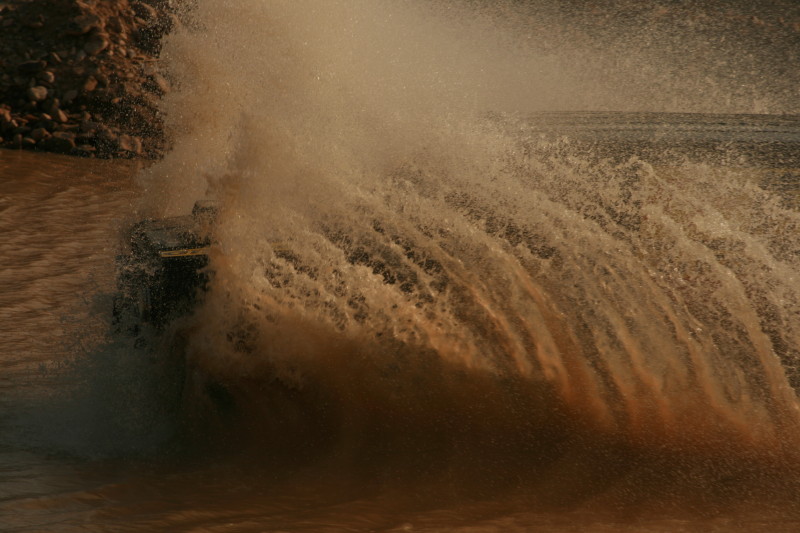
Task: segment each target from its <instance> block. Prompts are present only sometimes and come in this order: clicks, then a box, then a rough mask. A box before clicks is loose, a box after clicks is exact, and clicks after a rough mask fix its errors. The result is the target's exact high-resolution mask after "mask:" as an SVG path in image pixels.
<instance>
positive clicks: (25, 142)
mask: <svg viewBox="0 0 800 533" xmlns="http://www.w3.org/2000/svg"><path fill="white" fill-rule="evenodd" d="M35 146H36V140H34V139H31V138H30V137H23V138H22V147H23V148H34V147H35Z"/></svg>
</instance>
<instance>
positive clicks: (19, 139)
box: [11, 133, 22, 147]
mask: <svg viewBox="0 0 800 533" xmlns="http://www.w3.org/2000/svg"><path fill="white" fill-rule="evenodd" d="M11 144H13V145H14V146H18V147H22V134H21V133H15V134H14V137H12V138H11Z"/></svg>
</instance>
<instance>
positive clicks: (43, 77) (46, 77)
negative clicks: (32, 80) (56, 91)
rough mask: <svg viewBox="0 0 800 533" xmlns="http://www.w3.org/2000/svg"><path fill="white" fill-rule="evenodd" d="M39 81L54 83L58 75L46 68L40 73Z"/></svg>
mask: <svg viewBox="0 0 800 533" xmlns="http://www.w3.org/2000/svg"><path fill="white" fill-rule="evenodd" d="M39 81H41V82H42V83H47V84H50V85H52V84H53V83H55V81H56V75H55V74H53V72H52V71H50V70H45V71H42V72H40V73H39Z"/></svg>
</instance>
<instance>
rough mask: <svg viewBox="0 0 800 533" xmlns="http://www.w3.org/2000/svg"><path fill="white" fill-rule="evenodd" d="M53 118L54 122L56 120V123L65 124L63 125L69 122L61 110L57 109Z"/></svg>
mask: <svg viewBox="0 0 800 533" xmlns="http://www.w3.org/2000/svg"><path fill="white" fill-rule="evenodd" d="M53 118H54V119H55V120H57V121H58V122H60V123H62V124H65V123H66V122H67V121H68V120H69V117H67V114H66V113H64V112H63V111H62V110H60V109H58V110H57V111H56V112H55V116H54V117H53Z"/></svg>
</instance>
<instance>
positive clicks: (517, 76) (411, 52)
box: [143, 0, 800, 457]
mask: <svg viewBox="0 0 800 533" xmlns="http://www.w3.org/2000/svg"><path fill="white" fill-rule="evenodd" d="M503 5H504V6H506V5H505V4H503ZM510 5H511V4H509V5H507V6H506V8H508V9H511V8H510V7H508V6H510ZM498 9H499V8H498ZM500 12H501V15H503V16H498V15H497V12H496V11H492V10H487V9H481V8H476V7H470V6H465V5H463V4H459V3H437V2H433V3H424V2H404V3H397V2H394V3H389V2H381V1H375V0H370V1H363V2H361V1H348V2H337V1H327V2H297V1H291V2H289V1H286V2H281V1H278V2H269V3H267V2H257V1H252V2H249V1H245V2H238V3H237V4H236V6H235V7H232V6H229V5H227V4H224V3H219V2H204V1H200V2H198V3H197V6H196V9H195V10H194V11H192V12H191V13H189V14H188V15H187V21H188V22H187V26H186V27H185V28H184V29H181V30H179V31H177V32H176V33H175V34H173V35H172V36H170V38H169V39H168V41H167V43H166V45H165V49H164V50H165V51H164V54H165V58H166V61H167V63H168V65H169V69H170V71H169V72H170V75H171V76H172V77H173V78H174V80H175V85H176V87H177V90H176V91H175V92H174V93H173V94H171V95H170V96H169V97H168V98H167V102H166V105H165V109H166V112H167V116H168V121H169V124H170V127H171V128H172V131H173V133H174V135H175V137H174V138H175V146H174V150H173V152H172V153H171V154H169V155H168V156H167V157H166V158H165V160H164V161H163V162H161V163H159V164H158V165H156V166H155V167H154V168H153V169H152V170H151V171H149V172H148V173H147V174H146V175H145V176H144V178H143V182H144V183H145V185H146V187H147V188H148V190H149V193H150V195H149V199H148V202H149V205H150V207H151V208H152V209H157V210H161V211H162V212H167V213H169V212H177V211H185V210H188V208H189V207H190V206H191V204H192V202H193V201H194V200H195V199H197V198H199V197H202V196H204V195H212V196H214V197H216V198H218V199H219V201H220V203H221V211H220V220H219V225H218V228H217V229H216V234H215V238H216V240H217V244H216V245H215V249H214V251H213V255H212V265H213V270H214V273H215V274H214V279H213V281H212V285H211V291H210V293H209V295H208V297H207V300H206V302H205V304H204V305H203V306H202V308H201V309H199V310H198V311H197V313H196V315H195V316H194V317H193V318H192V319H191V320H190V321H189V323H182V324H180V325H179V326H176V327H177V329H180V331H181V333H180V337H181V339H182V341H181V342H185V343H186V350H187V353H188V354H189V355H188V357H189V365H190V376H193V377H190V386H193V387H196V389H197V391H198V393H197V397H198V398H200V397H202V396H203V394H205V395H206V396H208V395H209V394H211V395H212V396H213V395H214V394H213V389H214V387H215V385H213V383H218V384H220V383H221V384H223V386H224V388H225V390H226V391H228V392H226V393H225V394H231V395H233V398H232V400H231V401H235V402H237V403H240V404H241V403H243V402H245V403H247V404H248V405H251V406H254V407H253V409H254V411H253V412H252V414H251V416H250V425H251V426H252V425H254V424H256V423H255V422H253V421H254V420H260V423H261V424H263V425H264V427H265V428H266V429H264V432H265V433H264V434H265V435H268V437H267V438H266V440H270V439H271V441H273V442H274V441H275V440H276V439H277V440H281V439H283V438H285V439H286V440H287V441H288V444H287V447H288V448H290V449H296V448H297V444H298V443H299V442H304V443H311V444H308V447H309V448H315V447H329V448H333V449H335V450H338V453H340V454H342V455H347V454H348V453H353V454H357V450H361V452H364V450H369V453H371V454H373V455H380V454H381V453H382V452H379V451H377V450H379V449H380V450H383V452H385V454H386V455H391V454H392V451H391V450H394V453H399V452H398V451H397V450H402V449H405V450H414V449H421V448H425V449H431V448H435V449H436V450H437V453H438V454H439V455H436V454H434V455H436V456H437V457H439V456H440V455H442V454H443V455H448V454H447V453H444V452H443V451H442V450H448V452H449V453H450V454H451V456H452V455H457V453H456V450H457V449H458V448H459V447H460V446H467V445H466V444H465V443H467V442H470V441H472V442H474V441H481V440H483V442H482V443H480V444H479V445H477V446H476V448H480V447H481V445H483V444H485V445H486V446H489V442H490V441H491V440H492V438H491V435H492V434H494V435H502V437H501V440H503V441H508V442H510V441H515V444H514V445H511V444H509V446H510V447H511V448H514V447H515V446H516V449H517V450H525V449H527V448H526V446H530V445H531V444H530V443H531V441H532V440H536V439H537V438H539V437H540V436H541V435H542V434H543V431H544V430H543V428H548V427H559V429H558V430H553V431H554V432H555V433H559V434H562V435H563V432H565V431H567V430H565V429H564V427H565V425H572V424H577V425H578V426H580V427H582V428H583V429H582V431H595V432H597V433H596V435H597V438H598V439H601V438H605V437H601V436H608V435H612V436H616V437H619V438H623V439H624V440H626V441H627V442H628V443H634V444H635V445H637V446H645V447H648V446H656V447H658V446H668V447H675V448H678V449H684V448H689V449H693V450H702V451H703V453H712V454H713V453H719V454H722V455H724V454H725V453H733V452H734V451H736V452H737V453H745V454H749V453H758V454H762V455H770V454H777V455H778V456H783V455H784V454H791V453H793V452H791V450H793V448H795V447H796V443H797V437H798V428H800V426H798V406H797V400H796V395H795V392H794V390H793V388H792V386H794V387H796V386H797V385H798V379H799V378H798V375H797V373H796V364H797V357H798V350H800V337H799V335H800V332H799V331H798V328H797V316H798V314H800V294H799V291H798V289H797V287H796V283H795V279H796V276H797V272H798V268H799V267H800V264H798V253H797V252H798V250H800V238H798V237H797V231H796V228H797V227H798V224H800V215H799V214H798V212H797V211H796V210H794V209H792V208H789V207H786V206H785V205H781V203H780V202H779V201H778V200H777V199H776V197H774V196H773V195H771V194H770V193H768V192H765V191H764V190H762V189H760V188H759V187H758V186H757V185H756V184H755V181H757V176H756V174H755V172H756V171H755V170H753V169H752V168H748V167H742V168H738V169H737V168H733V167H731V166H722V167H720V166H710V165H707V164H704V163H697V162H694V163H693V162H690V161H685V162H683V163H680V162H679V163H677V164H671V165H666V164H663V163H660V164H656V162H649V161H648V160H646V159H641V158H637V157H636V155H635V154H628V156H626V157H625V158H623V159H621V160H620V159H614V158H602V157H599V156H598V154H591V153H590V154H587V153H585V151H583V152H582V150H581V149H580V147H578V146H576V145H574V144H571V143H570V142H569V141H565V140H555V141H553V140H545V139H542V138H541V137H540V136H539V135H537V134H535V133H531V131H530V130H529V129H526V127H524V126H523V127H520V126H519V124H524V123H525V121H524V120H522V119H520V120H519V121H515V120H514V119H513V118H512V117H510V116H507V115H494V116H490V115H487V112H489V111H497V110H498V109H499V110H509V109H512V108H516V109H517V110H522V111H529V110H531V109H539V110H541V109H566V108H573V109H576V108H577V109H587V108H588V109H608V108H617V109H623V110H625V109H628V110H630V109H639V110H641V109H646V108H647V107H648V104H647V102H650V104H651V105H650V107H653V106H655V108H657V109H656V110H665V109H667V110H669V109H670V106H671V105H672V104H670V103H669V102H673V103H674V102H675V101H676V100H675V98H674V97H675V95H677V94H680V93H681V91H682V90H684V89H685V87H684V86H683V85H682V82H676V83H675V84H673V85H672V86H663V85H662V86H660V87H659V90H662V91H663V93H664V94H663V95H662V97H661V98H658V99H654V93H653V92H652V91H653V90H654V87H653V86H652V85H645V86H642V85H641V84H638V83H633V84H631V85H632V87H633V89H632V92H628V93H626V94H625V95H624V96H620V90H621V89H622V86H623V85H624V84H621V83H620V80H623V81H624V79H625V78H626V77H627V76H631V79H634V80H639V78H638V77H637V76H638V75H634V73H635V71H636V69H637V68H638V66H639V65H640V64H641V63H644V62H646V61H647V60H649V59H652V58H651V57H643V58H638V59H637V58H635V57H633V56H634V54H631V56H632V58H631V59H630V62H629V64H628V66H627V67H626V68H624V69H622V70H617V71H616V72H615V74H614V76H612V77H611V79H609V78H608V77H606V78H603V77H600V78H599V79H598V80H597V84H596V85H594V86H593V87H595V89H594V90H587V89H585V87H586V84H585V83H584V84H579V83H578V82H585V81H586V77H587V76H591V75H594V74H597V72H598V70H597V69H590V70H591V71H590V72H589V73H587V72H586V71H585V70H584V67H585V66H586V65H587V64H589V63H591V62H592V60H594V59H598V60H599V61H600V64H607V62H608V61H612V60H614V59H615V58H614V57H612V58H609V57H606V56H603V54H602V53H599V52H597V51H596V50H595V51H593V50H591V49H589V48H581V47H580V45H579V44H574V45H567V44H564V43H563V42H556V44H558V45H563V48H561V49H556V50H551V51H550V52H549V53H542V52H541V47H540V46H539V45H541V43H543V42H545V41H547V39H548V38H549V37H551V36H552V33H547V32H544V30H542V31H543V32H544V35H543V36H540V35H538V34H531V33H525V34H520V33H519V31H520V30H519V28H518V27H517V26H520V25H521V24H519V22H520V20H518V19H513V17H512V19H511V21H510V22H509V19H508V18H507V13H509V11H508V10H506V11H503V10H502V9H500ZM511 12H513V10H512V11H511ZM504 16H505V17H506V18H504ZM514 16H517V15H514ZM526 16H528V17H530V16H531V14H530V13H529V12H528V13H527V15H526ZM542 17H545V15H542ZM526 20H528V19H526ZM542 20H546V18H543V19H542ZM521 37H525V38H526V39H529V40H532V41H536V43H537V45H536V46H534V45H533V44H530V45H525V44H520V43H525V42H527V41H526V40H520V39H521ZM537 46H539V47H538V48H537ZM578 57H581V59H580V60H579V61H578V60H576V58H578ZM615 57H616V59H619V57H618V56H615ZM573 60H574V61H573ZM662 61H664V59H663V58H662ZM640 62H641V63H640ZM664 65H665V68H666V67H669V64H668V63H664ZM667 70H669V69H667ZM598 76H599V75H598ZM658 79H662V78H658ZM662 81H663V79H662ZM523 100H524V101H525V102H527V105H522V104H521V103H520V102H522V101H523ZM711 101H712V100H709V99H703V98H699V97H698V98H695V99H694V100H692V101H690V102H689V103H688V104H686V105H687V106H688V107H689V108H691V109H693V110H703V111H708V112H714V111H732V110H735V111H744V112H747V111H752V108H744V107H741V106H739V107H737V105H739V104H741V102H742V101H743V100H741V99H740V100H737V101H736V102H734V103H733V104H731V103H730V102H728V103H727V104H725V105H727V106H728V107H724V105H723V104H720V103H719V102H716V103H715V104H713V105H712V104H711V103H710V102H711ZM705 104H708V105H705ZM720 106H723V107H722V108H721V107H720ZM731 106H732V107H731ZM673 110H676V109H673ZM531 120H533V121H535V120H536V119H531ZM204 376H213V377H212V378H210V381H209V380H207V378H206V377H204ZM209 387H210V388H209ZM204 391H205V392H204ZM209 391H211V392H209ZM231 391H234V392H231ZM194 408H195V409H197V410H199V411H198V412H202V411H203V410H204V409H208V405H204V404H203V402H202V401H200V400H198V404H197V405H195V407H194ZM196 418H197V419H198V420H200V419H202V418H203V417H202V416H201V415H200V414H198V415H197V416H196ZM444 421H450V422H444ZM565 421H568V422H565ZM442 424H444V426H442ZM256 425H257V424H256ZM442 427H445V428H446V431H445V433H447V434H448V435H449V436H446V435H442V434H441V433H442V431H441V430H442ZM587 428H589V429H587ZM459 432H460V433H459ZM555 440H558V439H555ZM412 441H413V442H412ZM378 442H383V443H394V444H395V446H392V445H389V444H385V448H381V447H380V446H379V445H378V444H376V443H378ZM367 443H369V444H367ZM723 449H724V450H726V452H724V453H723V452H721V451H720V450H723ZM309 453H310V452H309ZM364 453H366V452H364ZM409 453H410V452H409Z"/></svg>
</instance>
